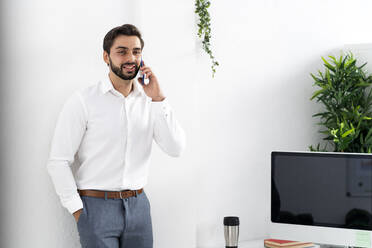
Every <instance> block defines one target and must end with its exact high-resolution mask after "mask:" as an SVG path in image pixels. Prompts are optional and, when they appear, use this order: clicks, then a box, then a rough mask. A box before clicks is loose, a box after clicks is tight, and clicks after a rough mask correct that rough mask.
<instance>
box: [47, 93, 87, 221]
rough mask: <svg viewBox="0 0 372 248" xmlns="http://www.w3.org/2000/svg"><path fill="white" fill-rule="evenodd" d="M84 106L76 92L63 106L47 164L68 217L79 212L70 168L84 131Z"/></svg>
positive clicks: (77, 196) (80, 206)
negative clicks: (68, 213)
mask: <svg viewBox="0 0 372 248" xmlns="http://www.w3.org/2000/svg"><path fill="white" fill-rule="evenodd" d="M84 106H85V105H84V103H83V99H82V97H81V95H80V93H78V92H75V93H74V94H73V95H72V96H71V97H70V98H69V99H68V100H67V101H66V102H65V104H64V106H63V108H62V110H61V112H60V114H59V116H58V120H57V124H56V127H55V130H54V136H53V139H52V144H51V149H50V154H49V158H48V162H47V170H48V173H49V175H50V177H51V179H52V181H53V184H54V187H55V190H56V192H57V195H58V196H59V198H60V200H61V203H62V206H64V207H65V208H67V210H68V211H69V212H70V213H71V214H72V213H74V212H75V211H77V210H79V209H81V208H83V202H82V200H81V198H80V195H79V194H78V192H77V187H76V182H75V178H74V176H73V173H72V171H71V164H72V163H73V162H74V156H75V154H76V152H77V150H78V148H79V146H80V143H81V140H82V137H83V135H84V133H85V130H86V123H87V111H86V109H85V107H84Z"/></svg>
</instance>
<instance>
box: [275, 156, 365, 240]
mask: <svg viewBox="0 0 372 248" xmlns="http://www.w3.org/2000/svg"><path fill="white" fill-rule="evenodd" d="M371 213H372V154H359V153H331V152H272V154H271V223H270V227H269V233H270V237H271V238H276V239H285V240H294V241H307V242H314V243H320V244H331V245H342V246H368V244H366V243H365V244H366V245H363V244H362V245H361V242H360V240H358V239H360V238H361V237H364V238H365V237H367V238H368V239H369V242H370V236H371V233H372V215H371Z"/></svg>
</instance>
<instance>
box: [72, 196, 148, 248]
mask: <svg viewBox="0 0 372 248" xmlns="http://www.w3.org/2000/svg"><path fill="white" fill-rule="evenodd" d="M81 199H82V201H83V206H84V208H83V212H82V213H81V215H80V217H79V220H78V223H77V227H78V231H79V235H80V243H81V246H82V248H152V247H153V237H152V223H151V214H150V203H149V200H148V199H147V196H146V194H145V192H142V194H139V195H137V196H133V197H130V198H127V199H105V198H97V197H91V196H81Z"/></svg>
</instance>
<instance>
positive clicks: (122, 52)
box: [118, 51, 126, 55]
mask: <svg viewBox="0 0 372 248" xmlns="http://www.w3.org/2000/svg"><path fill="white" fill-rule="evenodd" d="M118 53H119V54H121V55H124V54H126V51H119V52H118Z"/></svg>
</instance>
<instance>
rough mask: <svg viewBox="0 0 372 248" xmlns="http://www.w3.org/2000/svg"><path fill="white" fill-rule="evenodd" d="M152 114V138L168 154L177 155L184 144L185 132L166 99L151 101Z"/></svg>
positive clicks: (180, 152) (181, 150)
mask: <svg viewBox="0 0 372 248" xmlns="http://www.w3.org/2000/svg"><path fill="white" fill-rule="evenodd" d="M151 104H152V106H151V107H152V109H151V110H152V114H153V115H154V118H155V119H154V140H155V142H156V143H157V144H158V145H159V147H160V148H161V149H162V150H163V151H164V152H165V153H167V154H168V155H170V156H172V157H178V156H180V155H181V154H182V152H183V151H184V149H185V146H186V137H185V132H184V130H183V129H182V128H181V126H180V125H179V123H178V121H177V120H176V118H175V116H174V113H173V110H172V109H171V107H170V105H169V103H168V100H167V99H164V100H163V101H161V102H151Z"/></svg>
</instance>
